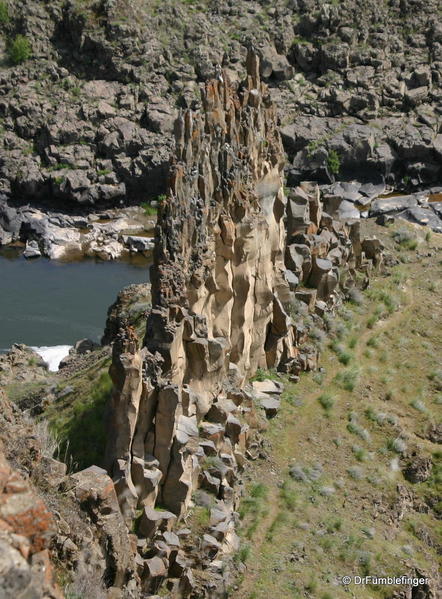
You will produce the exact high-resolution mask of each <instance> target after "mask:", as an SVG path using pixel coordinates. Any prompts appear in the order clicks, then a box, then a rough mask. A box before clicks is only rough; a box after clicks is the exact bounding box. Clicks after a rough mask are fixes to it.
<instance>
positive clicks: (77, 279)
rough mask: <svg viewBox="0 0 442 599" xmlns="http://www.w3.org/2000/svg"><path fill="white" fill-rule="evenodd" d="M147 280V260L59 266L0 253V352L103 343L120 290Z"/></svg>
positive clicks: (89, 262)
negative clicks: (17, 345)
mask: <svg viewBox="0 0 442 599" xmlns="http://www.w3.org/2000/svg"><path fill="white" fill-rule="evenodd" d="M148 280H149V268H148V263H147V261H146V260H137V261H136V262H134V261H132V262H100V261H94V260H84V261H82V262H70V263H67V262H57V261H53V260H48V259H46V258H38V259H36V260H25V259H24V258H23V257H22V256H18V255H17V252H16V251H13V250H3V251H1V252H0V350H2V349H6V348H8V347H10V346H11V345H12V344H13V343H25V344H26V345H31V346H54V345H72V344H73V343H75V341H77V340H78V339H83V338H84V337H88V338H90V339H93V340H94V341H99V340H100V337H101V335H102V334H103V329H104V325H105V322H106V313H107V309H108V307H109V306H110V304H112V302H113V301H114V300H115V298H116V295H117V293H118V291H119V290H120V289H122V288H123V287H125V286H126V285H130V284H131V283H144V282H147V281H148Z"/></svg>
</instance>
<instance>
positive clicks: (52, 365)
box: [31, 345, 72, 372]
mask: <svg viewBox="0 0 442 599" xmlns="http://www.w3.org/2000/svg"><path fill="white" fill-rule="evenodd" d="M71 348H72V345H53V346H52V347H46V346H43V347H32V348H31V349H33V350H34V351H35V352H36V353H37V354H38V355H39V356H41V357H42V358H43V360H44V361H45V362H46V364H47V365H48V368H49V370H50V371H51V372H57V371H58V367H59V366H60V362H61V361H62V360H63V358H65V357H66V356H67V355H69V350H70V349H71Z"/></svg>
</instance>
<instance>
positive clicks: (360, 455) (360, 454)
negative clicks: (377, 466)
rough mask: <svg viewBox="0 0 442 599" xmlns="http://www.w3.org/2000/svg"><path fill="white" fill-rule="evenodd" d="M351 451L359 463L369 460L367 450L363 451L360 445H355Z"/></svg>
mask: <svg viewBox="0 0 442 599" xmlns="http://www.w3.org/2000/svg"><path fill="white" fill-rule="evenodd" d="M351 450H352V452H353V453H354V456H355V458H356V459H357V460H358V462H364V461H365V460H366V459H367V453H366V451H365V449H363V448H362V447H360V446H359V445H353V447H352V448H351Z"/></svg>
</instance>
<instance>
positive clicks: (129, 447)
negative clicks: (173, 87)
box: [106, 53, 380, 596]
mask: <svg viewBox="0 0 442 599" xmlns="http://www.w3.org/2000/svg"><path fill="white" fill-rule="evenodd" d="M247 66H248V77H247V80H246V81H245V82H244V84H242V85H239V86H238V85H234V84H232V83H231V82H230V81H229V79H228V75H227V73H226V72H223V73H222V74H220V75H219V77H218V78H217V79H215V80H212V81H210V82H208V83H207V84H206V87H205V90H204V93H203V95H202V104H203V107H204V110H203V111H202V112H199V113H192V112H191V111H186V112H185V113H184V114H183V115H182V116H180V118H179V119H178V120H177V123H176V159H175V161H174V162H173V164H172V167H171V181H170V192H169V194H168V196H167V199H166V200H165V201H164V202H163V204H162V206H161V212H160V215H159V220H158V225H157V237H156V245H155V254H154V265H153V267H152V273H151V281H152V306H153V307H152V310H151V312H150V314H149V317H148V320H147V327H146V334H145V337H144V340H141V339H139V337H138V335H137V333H136V331H135V329H134V328H132V327H131V326H123V327H122V328H121V330H120V333H119V335H118V337H117V339H116V340H115V342H114V346H113V354H114V355H113V364H112V367H111V375H112V378H113V381H114V385H115V389H114V394H113V400H112V407H111V425H110V430H109V437H108V440H109V441H108V448H107V452H106V455H107V460H108V467H109V472H110V474H111V476H112V477H113V479H114V482H115V486H116V490H117V494H118V498H119V502H120V506H121V509H122V512H123V514H124V517H125V519H126V522H127V524H128V525H131V522H132V521H133V520H134V519H135V518H137V527H138V528H137V532H138V534H139V536H140V537H141V538H147V539H148V542H149V543H150V547H151V548H150V552H149V551H146V549H145V548H144V549H143V548H142V544H141V546H140V549H141V551H140V555H141V557H142V558H143V559H142V562H141V566H140V569H139V573H140V577H141V578H142V580H143V581H144V582H143V585H144V586H143V588H145V589H146V590H151V591H152V590H155V589H156V588H157V585H158V584H159V582H158V581H160V580H161V579H162V578H165V577H167V576H169V577H170V578H171V579H173V580H175V582H173V581H172V583H171V584H172V586H173V588H174V589H175V590H176V591H177V592H178V594H184V595H186V594H187V593H188V589H187V587H188V586H190V587H192V584H191V583H190V578H189V576H190V569H189V565H192V566H193V567H196V566H197V565H198V562H199V563H201V560H202V562H203V563H205V567H206V568H207V567H211V568H212V569H213V568H215V570H216V566H213V565H212V566H211V565H210V564H211V563H212V562H213V560H214V558H215V557H216V556H220V555H221V554H223V553H224V554H227V555H228V554H232V552H233V551H234V550H235V549H236V548H237V546H238V542H237V539H236V535H235V533H234V520H235V516H234V511H235V507H236V505H237V499H238V489H239V485H237V484H235V482H236V481H237V480H238V476H239V472H240V470H241V469H242V467H243V465H244V462H245V456H246V454H247V455H250V449H251V446H252V436H251V434H250V424H249V423H251V422H252V421H253V419H254V418H256V416H253V417H252V415H253V414H255V411H256V409H257V408H258V407H260V408H262V409H263V410H264V412H265V414H266V415H267V416H268V417H271V416H273V415H274V414H275V413H276V411H277V408H278V405H279V400H278V397H279V394H280V393H281V388H280V387H278V386H277V385H275V384H271V385H270V387H269V385H268V384H265V385H264V386H260V385H259V384H254V386H253V387H249V386H248V385H247V384H246V383H247V380H248V379H249V378H250V377H251V376H252V375H253V374H254V373H255V372H256V370H257V369H258V368H262V369H268V368H278V369H279V370H282V371H285V372H288V373H291V376H296V375H297V374H298V372H299V371H300V370H301V369H309V368H315V367H316V365H317V351H315V350H314V349H311V348H310V349H309V348H304V347H303V345H304V344H305V342H306V339H307V337H308V327H307V328H306V327H305V326H303V325H302V324H301V323H300V322H296V319H292V318H291V317H290V316H289V311H290V310H291V308H292V307H293V305H294V304H296V303H297V302H298V303H299V302H301V303H302V304H303V305H304V304H307V305H306V306H305V310H306V311H307V312H310V313H311V318H312V319H313V320H315V319H316V320H317V319H319V320H320V317H319V314H323V313H324V311H325V310H326V309H327V303H326V302H328V304H329V306H330V305H333V303H334V302H335V301H336V299H337V294H336V293H335V291H337V287H338V284H339V283H340V282H341V284H342V285H345V281H344V280H342V281H341V272H340V271H341V270H345V269H347V270H349V271H350V272H351V271H352V269H353V268H355V267H356V266H359V267H360V266H361V263H362V246H361V243H360V240H359V233H358V223H355V224H350V225H346V224H343V223H338V222H335V221H333V219H332V218H331V217H330V216H328V215H327V214H326V213H323V211H322V206H321V202H320V199H319V191H318V189H317V188H316V187H315V186H314V185H312V184H304V185H303V186H302V187H299V188H298V189H296V190H295V191H294V192H292V193H291V194H290V199H289V202H288V207H287V209H286V203H287V200H286V198H285V194H284V189H283V178H282V172H283V152H282V146H281V141H280V137H279V133H278V129H277V126H276V115H275V110H274V108H273V105H272V103H271V101H270V98H269V95H268V89H267V87H266V85H265V84H263V83H262V82H261V81H260V75H259V59H258V57H257V56H256V55H254V54H253V53H250V54H249V56H248V65H247ZM286 224H287V229H288V235H287V233H286V228H285V227H286ZM374 245H376V244H374ZM379 251H380V248H379V247H376V248H375V249H374V250H373V251H372V258H373V259H375V258H376V259H377V258H378V257H379ZM350 279H351V277H350ZM347 284H348V281H347ZM305 286H307V287H305ZM268 387H269V388H268ZM252 426H253V425H252ZM255 428H256V426H255ZM197 489H200V491H198V493H197V498H196V499H195V495H192V494H193V493H194V492H195V491H197ZM201 493H202V497H203V502H204V501H205V500H204V497H206V499H207V497H208V498H209V499H208V500H207V501H209V505H210V506H211V507H212V509H211V512H210V513H211V517H210V530H209V533H210V534H205V535H204V536H203V539H202V540H201V539H198V541H195V542H194V544H193V548H194V549H193V550H192V549H190V554H189V552H188V554H187V556H186V557H187V559H188V558H189V557H192V558H193V561H190V562H189V561H187V562H186V559H185V558H183V557H182V552H178V553H176V552H175V553H173V552H172V554H171V548H170V546H169V544H168V541H167V538H166V537H167V534H170V531H171V530H172V529H174V527H175V524H176V521H177V520H178V521H180V519H182V518H183V517H184V516H185V515H186V514H187V511H188V508H189V507H191V506H194V505H195V502H196V503H197V504H198V497H200V499H201ZM198 494H199V495H198ZM154 508H156V509H154ZM189 532H190V531H189ZM152 546H153V549H152ZM165 546H166V547H168V549H167V550H166V549H165ZM190 546H191V547H192V545H190ZM152 552H153V553H152ZM164 552H166V554H165V553H164ZM192 553H193V555H192ZM153 555H154V557H152V556H153ZM147 556H148V557H147ZM179 556H180V559H179V566H178V565H177V560H178V557H179ZM152 560H156V561H155V563H153V562H152ZM214 563H215V564H216V561H215V562H214ZM186 564H187V565H186ZM218 564H219V562H218ZM218 567H219V566H218ZM177 572H179V573H180V574H179V575H178V574H177ZM183 573H186V576H188V578H187V579H186V580H187V583H188V584H184V583H183V580H185V578H183V576H182V575H183ZM212 574H213V576H215V574H214V573H213V572H212ZM216 576H218V582H219V583H220V586H217V585H216V584H215V585H214V586H215V587H216V589H214V588H212V590H211V589H210V588H209V587H210V585H209V586H207V584H206V585H203V587H204V591H202V590H200V592H202V593H203V595H207V596H217V594H219V593H221V592H222V589H223V588H224V587H223V584H224V583H223V577H222V576H221V572H220V571H217V572H216ZM216 576H215V577H216ZM220 576H221V577H220ZM178 578H180V581H179V580H178ZM224 582H225V581H224ZM183 584H184V587H183ZM186 589H187V590H186Z"/></svg>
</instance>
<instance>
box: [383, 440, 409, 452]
mask: <svg viewBox="0 0 442 599" xmlns="http://www.w3.org/2000/svg"><path fill="white" fill-rule="evenodd" d="M387 449H389V450H390V451H394V452H395V453H404V452H405V451H406V449H407V445H406V443H405V441H403V440H402V439H400V438H399V437H397V438H396V439H393V440H392V439H389V440H388V442H387Z"/></svg>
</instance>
